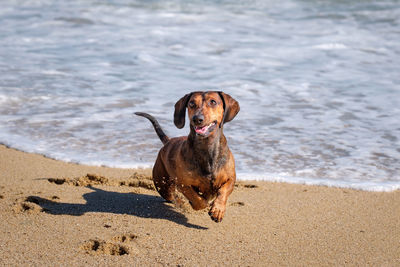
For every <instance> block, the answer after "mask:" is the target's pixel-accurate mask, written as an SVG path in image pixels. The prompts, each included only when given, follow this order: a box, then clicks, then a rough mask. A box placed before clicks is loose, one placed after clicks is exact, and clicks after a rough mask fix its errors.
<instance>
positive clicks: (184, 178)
mask: <svg viewBox="0 0 400 267" xmlns="http://www.w3.org/2000/svg"><path fill="white" fill-rule="evenodd" d="M186 108H187V109H188V114H189V119H190V133H189V136H187V137H186V136H182V137H175V138H171V139H169V138H168V137H167V136H166V135H165V133H164V132H163V130H162V129H161V127H160V125H159V124H158V122H157V120H156V119H155V118H154V117H152V116H151V115H149V114H146V113H142V112H136V113H135V114H136V115H139V116H143V117H146V118H147V119H149V120H150V121H151V123H152V124H153V126H154V129H155V130H156V132H157V134H158V136H159V137H160V139H161V141H162V142H163V144H164V146H163V147H162V148H161V150H160V152H159V153H158V157H157V160H156V162H155V164H154V168H153V181H154V185H155V187H156V189H157V191H158V192H159V193H160V195H161V196H162V197H163V198H164V199H166V200H167V201H169V202H178V203H179V199H177V197H176V193H175V192H176V191H175V189H177V190H178V191H180V192H181V193H182V194H183V195H184V196H185V197H186V198H187V199H188V200H189V202H190V204H191V206H192V207H193V209H195V210H200V209H204V208H206V207H208V206H209V202H211V201H212V202H211V208H210V211H209V214H210V216H211V219H212V220H214V221H215V222H220V221H221V220H222V218H223V217H224V214H225V209H226V201H227V199H228V196H229V195H230V194H231V193H232V191H233V188H234V184H235V180H236V172H235V161H234V158H233V155H232V153H231V151H230V150H229V148H228V145H227V142H226V138H225V136H224V134H223V125H224V123H227V122H229V121H231V120H232V119H233V118H234V117H235V116H236V114H237V113H238V112H239V109H240V107H239V103H238V102H237V101H236V100H235V99H233V98H232V97H231V96H229V95H227V94H225V93H223V92H192V93H190V94H187V95H185V96H184V97H182V98H181V99H180V100H179V101H178V102H176V104H175V112H174V123H175V125H176V127H178V128H179V129H181V128H183V126H184V125H185V116H186Z"/></svg>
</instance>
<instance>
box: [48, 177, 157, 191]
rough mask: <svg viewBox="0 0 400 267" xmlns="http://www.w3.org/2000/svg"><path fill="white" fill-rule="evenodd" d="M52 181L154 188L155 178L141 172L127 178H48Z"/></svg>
mask: <svg viewBox="0 0 400 267" xmlns="http://www.w3.org/2000/svg"><path fill="white" fill-rule="evenodd" d="M47 180H48V181H49V182H50V183H54V184H57V185H62V184H67V185H74V186H94V185H110V186H128V187H141V188H145V189H150V190H154V185H153V180H152V179H151V177H150V176H146V175H143V174H139V173H134V174H133V175H132V176H130V177H129V178H127V179H125V180H119V179H109V178H107V177H104V176H101V175H97V174H90V173H88V174H86V175H85V176H81V177H77V178H48V179H47Z"/></svg>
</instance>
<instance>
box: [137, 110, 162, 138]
mask: <svg viewBox="0 0 400 267" xmlns="http://www.w3.org/2000/svg"><path fill="white" fill-rule="evenodd" d="M135 114H136V115H138V116H142V117H145V118H146V119H148V120H149V121H150V122H151V124H153V127H154V130H156V133H157V135H158V137H159V138H160V140H161V142H162V143H163V144H164V145H165V144H166V143H167V142H168V141H169V137H168V136H167V135H166V134H165V133H164V131H163V129H162V128H161V126H160V124H159V123H158V121H157V120H156V118H154V117H153V116H151V115H150V114H147V113H144V112H135Z"/></svg>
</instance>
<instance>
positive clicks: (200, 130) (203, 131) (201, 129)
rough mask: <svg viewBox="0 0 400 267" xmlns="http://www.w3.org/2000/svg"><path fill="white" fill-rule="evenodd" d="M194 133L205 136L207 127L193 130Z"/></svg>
mask: <svg viewBox="0 0 400 267" xmlns="http://www.w3.org/2000/svg"><path fill="white" fill-rule="evenodd" d="M195 131H196V133H198V134H205V133H206V131H207V126H204V127H196V128H195Z"/></svg>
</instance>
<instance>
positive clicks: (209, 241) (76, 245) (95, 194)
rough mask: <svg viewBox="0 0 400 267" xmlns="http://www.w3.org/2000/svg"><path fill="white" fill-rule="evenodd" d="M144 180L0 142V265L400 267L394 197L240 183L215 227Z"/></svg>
mask: <svg viewBox="0 0 400 267" xmlns="http://www.w3.org/2000/svg"><path fill="white" fill-rule="evenodd" d="M150 173H151V171H150V170H135V169H113V168H105V167H91V166H83V165H78V164H71V163H65V162H61V161H56V160H52V159H49V158H46V157H43V156H41V155H36V154H29V153H24V152H20V151H16V150H13V149H9V148H7V147H5V146H1V145H0V265H2V266H26V265H35V266H84V265H87V266H93V265H101V266H105V265H110V266H111V265H113V266H129V265H130V266H133V265H138V266H144V265H145V266H158V265H159V266H164V265H165V266H221V265H233V266H276V265H290V266H293V265H295V266H305V265H318V266H328V265H329V266H331V265H341V266H342V265H362V266H365V265H374V266H382V265H384V266H399V265H400V241H399V240H400V191H399V190H397V191H394V192H389V193H384V192H365V191H357V190H351V189H342V188H329V187H321V186H305V185H292V184H286V183H269V182H248V181H246V182H239V183H237V186H236V188H235V190H234V192H233V193H232V195H231V197H230V199H229V203H228V208H227V213H226V216H225V218H224V220H223V221H222V223H219V224H217V223H214V222H213V221H211V219H210V218H209V216H208V214H207V211H198V212H195V211H192V210H191V209H190V208H187V207H186V208H180V209H177V208H176V207H174V206H173V205H172V204H167V203H165V202H164V201H163V199H162V198H161V197H160V196H159V195H158V194H157V192H155V191H154V190H153V187H152V183H151V180H150Z"/></svg>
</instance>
